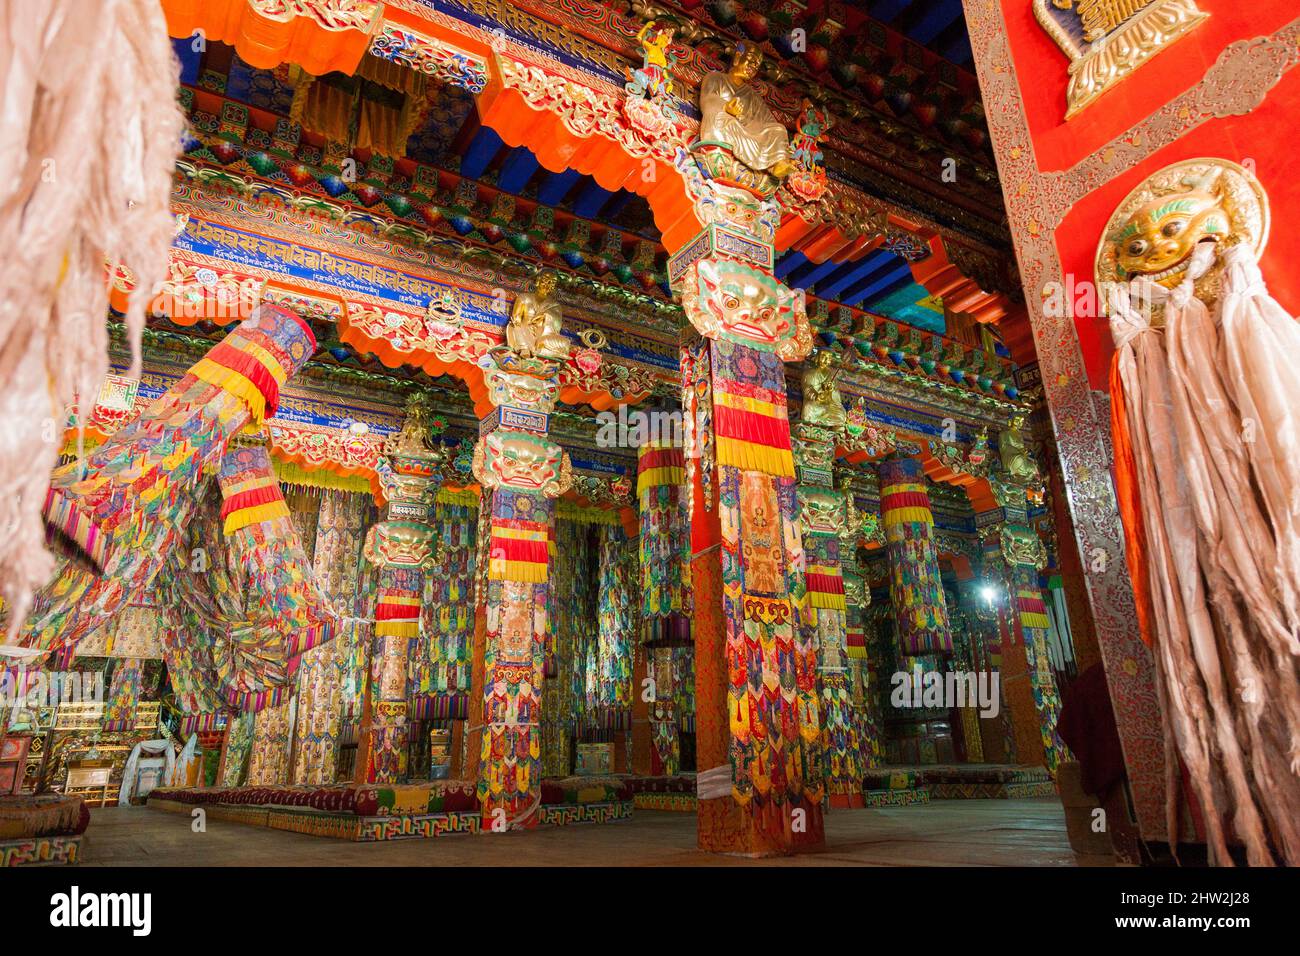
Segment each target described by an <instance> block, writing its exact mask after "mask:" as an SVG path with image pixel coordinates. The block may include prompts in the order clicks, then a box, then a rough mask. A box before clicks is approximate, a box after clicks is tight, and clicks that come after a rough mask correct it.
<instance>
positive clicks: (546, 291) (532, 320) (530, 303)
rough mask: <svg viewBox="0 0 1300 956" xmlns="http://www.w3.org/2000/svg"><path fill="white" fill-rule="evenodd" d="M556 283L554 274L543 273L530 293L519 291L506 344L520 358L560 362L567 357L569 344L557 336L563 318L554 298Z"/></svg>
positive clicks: (558, 304) (559, 335) (557, 302)
mask: <svg viewBox="0 0 1300 956" xmlns="http://www.w3.org/2000/svg"><path fill="white" fill-rule="evenodd" d="M555 283H556V277H555V273H554V272H543V273H542V274H541V275H539V276H538V277H537V283H536V285H535V286H534V287H533V291H532V292H522V293H520V295H519V297H518V298H517V299H515V306H514V309H513V310H512V311H511V313H510V324H509V325H507V326H506V344H507V345H509V346H510V348H511V349H513V350H514V351H515V353H516V354H518V355H520V356H521V357H523V358H533V357H536V358H543V359H553V360H555V361H557V362H563V361H565V360H566V359H568V357H569V341H568V339H566V338H565V337H564V336H563V335H562V334H561V333H560V330H561V328H563V325H564V315H563V313H562V312H561V310H560V302H559V300H558V299H556V298H555Z"/></svg>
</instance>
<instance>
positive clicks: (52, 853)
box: [0, 793, 90, 867]
mask: <svg viewBox="0 0 1300 956" xmlns="http://www.w3.org/2000/svg"><path fill="white" fill-rule="evenodd" d="M89 823H90V810H89V809H88V808H87V807H86V802H85V801H84V800H83V799H82V798H81V797H79V796H75V795H73V796H64V795H63V794H58V793H51V794H41V795H39V796H31V795H16V796H9V795H6V796H3V797H0V867H7V866H42V865H55V864H62V863H76V862H77V861H78V860H79V859H80V858H81V844H82V834H83V833H84V832H85V830H86V826H87V825H88V824H89Z"/></svg>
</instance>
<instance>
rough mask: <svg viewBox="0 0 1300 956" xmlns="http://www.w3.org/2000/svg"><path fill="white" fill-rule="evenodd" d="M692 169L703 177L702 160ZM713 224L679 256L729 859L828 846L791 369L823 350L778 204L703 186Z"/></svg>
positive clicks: (709, 712) (701, 818)
mask: <svg viewBox="0 0 1300 956" xmlns="http://www.w3.org/2000/svg"><path fill="white" fill-rule="evenodd" d="M686 171H687V172H688V173H689V172H690V168H689V167H687V169H686ZM691 188H692V189H693V190H694V195H695V196H696V197H697V202H696V211H697V215H699V216H700V217H701V220H702V221H704V222H706V223H708V225H707V226H706V227H705V230H704V231H703V232H702V233H701V234H700V235H699V236H697V237H696V238H695V239H693V240H691V241H690V242H687V243H686V244H685V245H683V246H682V247H681V248H680V249H679V251H678V252H677V253H676V254H675V255H674V256H673V258H672V259H671V260H670V262H669V276H670V278H671V280H672V282H673V287H674V290H675V292H676V293H677V295H678V296H679V297H680V299H681V301H682V306H683V309H684V310H685V312H686V316H687V318H688V319H689V320H690V322H691V325H692V326H693V328H694V334H693V333H691V332H689V331H688V332H687V339H686V340H685V341H684V343H683V352H682V395H683V415H684V420H685V422H686V453H687V454H686V470H687V481H686V483H687V487H688V488H689V489H690V494H691V503H690V514H691V551H692V560H691V575H692V585H693V591H694V601H695V617H694V621H693V630H694V636H695V655H696V656H695V680H696V684H695V686H696V758H697V769H698V773H697V788H698V795H699V798H700V799H699V813H698V817H697V819H698V827H699V829H698V839H699V845H700V847H701V848H702V849H705V850H712V851H716V852H730V853H748V854H775V853H791V852H796V851H799V850H804V849H812V848H815V847H819V846H821V845H823V844H824V834H823V823H822V800H823V797H824V793H825V783H824V780H823V772H822V765H821V764H822V746H821V724H820V720H819V717H818V700H817V652H816V648H815V646H814V644H813V643H812V641H811V640H810V637H811V635H810V631H809V630H808V629H806V628H804V627H803V626H802V621H803V595H804V586H805V585H804V563H805V562H804V546H803V532H802V529H801V525H800V519H799V498H798V493H797V490H798V489H797V484H796V479H795V471H794V456H793V453H792V448H791V441H790V422H789V415H788V411H787V407H786V387H785V363H786V362H787V361H798V360H801V359H803V358H804V357H806V356H807V354H808V353H809V351H810V350H811V347H812V339H811V334H810V331H809V328H808V319H807V314H806V311H805V307H804V301H803V297H802V294H797V293H795V292H794V291H793V290H791V289H790V288H788V287H787V286H785V285H784V284H782V283H781V282H780V281H778V280H777V279H776V278H775V276H774V274H773V272H772V262H773V237H774V235H775V230H776V224H777V220H778V215H779V212H778V207H777V205H776V203H774V202H772V201H771V200H760V199H757V198H755V197H754V195H753V194H752V193H750V192H749V191H747V190H742V189H738V188H734V187H729V186H724V185H721V184H720V183H718V182H717V180H708V181H703V182H701V181H693V182H692V183H691Z"/></svg>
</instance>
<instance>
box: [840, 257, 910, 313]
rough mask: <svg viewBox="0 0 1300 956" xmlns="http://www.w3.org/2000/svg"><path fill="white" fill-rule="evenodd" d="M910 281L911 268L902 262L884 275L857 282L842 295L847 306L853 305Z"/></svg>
mask: <svg viewBox="0 0 1300 956" xmlns="http://www.w3.org/2000/svg"><path fill="white" fill-rule="evenodd" d="M904 280H906V281H907V282H911V281H912V267H911V266H909V265H908V264H907V263H906V262H903V261H902V260H900V261H899V263H898V265H896V266H894V267H893V268H892V269H890V270H889V271H888V272H886V273H884V275H879V276H875V277H868V278H867V279H864V280H863V281H861V282H859V283H858V284H857V285H856V286H854V287H853V288H851V289H849V290H848V291H847V292H845V293H844V300H843V301H845V302H847V303H848V304H849V305H855V304H857V303H860V302H863V301H865V300H866V299H869V298H875V297H877V296H879V295H880V294H881V290H883V289H888V290H889V291H890V292H892V291H894V289H896V288H898V287H899V285H901V284H903V281H904Z"/></svg>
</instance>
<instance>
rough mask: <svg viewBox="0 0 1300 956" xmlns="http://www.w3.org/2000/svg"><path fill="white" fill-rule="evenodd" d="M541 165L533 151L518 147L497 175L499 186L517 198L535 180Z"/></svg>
mask: <svg viewBox="0 0 1300 956" xmlns="http://www.w3.org/2000/svg"><path fill="white" fill-rule="evenodd" d="M539 165H540V164H539V163H538V162H537V157H536V156H534V155H533V153H532V150H530V149H527V148H525V147H523V146H516V147H515V148H514V149H512V150H511V151H510V153H509V155H507V156H506V158H505V160H504V161H503V162H502V163H501V170H500V171H499V172H498V173H497V185H498V186H500V187H501V188H502V189H504V190H505V191H506V192H508V193H514V194H515V195H516V196H517V195H519V194H520V193H522V192H523V191H524V187H525V186H526V185H528V180H530V179H532V178H533V173H535V172H537V169H538V166H539Z"/></svg>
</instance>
